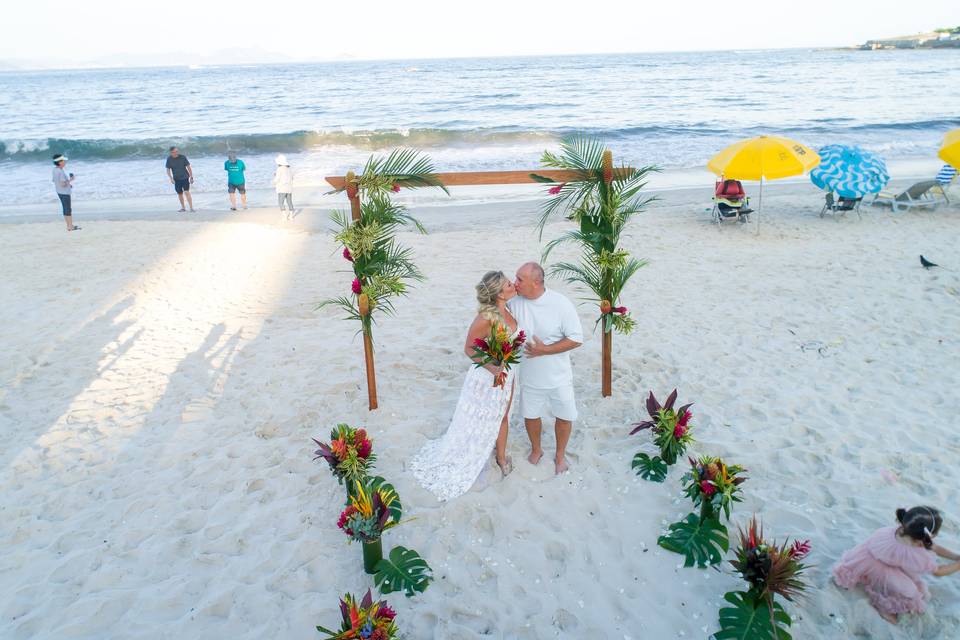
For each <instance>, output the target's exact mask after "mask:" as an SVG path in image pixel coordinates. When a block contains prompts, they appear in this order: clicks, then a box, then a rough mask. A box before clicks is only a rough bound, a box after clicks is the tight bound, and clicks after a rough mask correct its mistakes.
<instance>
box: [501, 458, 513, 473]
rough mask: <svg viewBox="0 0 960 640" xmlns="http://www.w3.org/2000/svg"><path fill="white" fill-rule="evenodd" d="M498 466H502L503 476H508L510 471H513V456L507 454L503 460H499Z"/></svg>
mask: <svg viewBox="0 0 960 640" xmlns="http://www.w3.org/2000/svg"><path fill="white" fill-rule="evenodd" d="M497 466H498V467H500V473H502V474H503V477H504V478H506V477H507V476H508V475H510V472H511V471H513V458H511V457H510V456H507V457H506V458H504V459H503V460H502V461H501V460H497Z"/></svg>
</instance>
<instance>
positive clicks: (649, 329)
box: [0, 184, 960, 640]
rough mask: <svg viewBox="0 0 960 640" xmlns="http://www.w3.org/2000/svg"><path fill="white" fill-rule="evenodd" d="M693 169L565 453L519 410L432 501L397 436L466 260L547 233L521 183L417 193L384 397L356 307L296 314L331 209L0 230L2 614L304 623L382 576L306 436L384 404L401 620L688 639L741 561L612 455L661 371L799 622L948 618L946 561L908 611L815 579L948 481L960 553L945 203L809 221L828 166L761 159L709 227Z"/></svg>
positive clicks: (21, 625)
mask: <svg viewBox="0 0 960 640" xmlns="http://www.w3.org/2000/svg"><path fill="white" fill-rule="evenodd" d="M709 195H710V189H709V187H708V188H707V189H705V190H704V189H700V190H697V191H694V190H687V191H671V192H667V193H665V194H663V200H662V201H661V202H659V203H657V204H656V206H654V207H653V208H651V209H650V210H649V212H647V213H645V214H644V215H642V216H641V217H640V218H638V219H637V221H636V223H635V224H634V226H633V227H632V228H631V232H630V234H629V237H628V239H627V241H626V244H627V248H628V249H630V250H631V251H632V252H633V253H634V254H635V255H638V256H640V257H644V258H647V259H649V260H650V264H649V266H647V267H646V268H644V269H643V270H641V272H640V273H639V274H638V276H636V277H635V278H634V279H633V281H632V282H631V284H630V286H629V287H628V289H627V292H626V295H625V296H624V300H623V303H624V304H626V305H627V306H628V307H630V308H631V310H633V311H634V312H635V314H636V318H637V320H638V322H639V328H638V331H637V332H636V333H635V334H634V335H631V336H629V337H620V336H616V337H615V338H614V349H615V350H614V354H615V363H614V381H613V388H614V396H613V397H612V398H607V399H603V398H601V397H600V392H599V382H600V380H599V378H600V375H599V365H600V345H599V334H598V333H595V332H594V333H589V334H588V336H587V340H586V343H585V344H584V345H583V347H582V348H580V349H579V350H577V351H575V352H574V354H573V366H574V371H575V375H576V376H577V380H576V391H577V393H578V400H579V404H580V412H581V420H580V421H579V422H578V423H577V424H576V425H575V427H574V432H573V437H572V440H571V444H570V456H569V458H570V462H571V466H572V469H573V470H572V472H571V473H569V474H567V475H565V476H561V477H554V476H553V469H552V465H551V464H549V461H548V460H546V459H545V460H544V462H542V463H541V464H540V465H539V466H537V467H533V466H531V465H529V464H528V463H527V462H526V461H525V460H524V458H525V455H526V452H527V440H526V435H525V433H524V431H523V427H522V424H521V421H519V420H518V419H515V420H514V421H513V423H512V425H511V427H512V431H511V439H510V442H509V447H508V449H509V453H510V454H511V455H512V456H513V459H514V461H515V464H516V470H515V471H514V473H513V474H512V475H511V476H509V477H508V478H507V479H505V480H503V481H499V480H498V479H497V478H496V477H495V475H492V474H491V478H492V481H490V482H485V483H484V486H483V487H481V488H475V489H474V490H473V491H471V492H469V493H468V494H466V495H464V496H462V497H460V498H458V499H456V500H454V501H452V502H449V503H445V504H439V503H437V502H436V500H435V499H434V498H432V496H431V495H430V494H429V493H427V492H426V491H425V490H423V489H421V488H420V487H419V486H418V485H417V484H416V482H415V481H414V480H413V478H412V477H411V475H410V474H409V473H408V472H407V470H406V469H405V462H406V461H407V460H408V459H409V458H410V457H411V456H412V455H413V454H414V453H415V452H416V451H417V450H418V449H419V448H420V447H421V446H422V445H423V443H424V442H425V441H426V440H427V439H429V438H435V437H438V436H439V435H440V434H441V433H443V431H444V430H445V429H446V426H447V421H448V419H449V417H450V415H451V413H452V410H453V407H454V404H455V403H456V400H457V394H458V393H459V389H460V384H461V382H462V376H463V375H464V373H465V371H466V369H467V366H468V363H467V361H466V359H465V358H464V356H463V354H462V352H461V345H462V340H463V335H464V332H465V329H466V326H467V323H468V322H469V321H470V319H471V318H472V314H473V312H474V308H475V303H474V300H473V293H474V290H473V286H474V284H475V282H476V281H477V280H478V279H479V277H480V275H482V273H483V272H484V271H486V270H488V269H491V268H499V269H504V270H506V271H508V272H512V271H513V270H514V269H515V268H516V266H518V265H519V264H520V263H521V262H523V261H526V260H529V259H535V258H536V257H538V255H539V253H540V247H541V245H540V243H539V242H538V239H537V235H536V231H535V228H534V223H535V220H536V217H537V216H536V207H537V204H538V203H537V202H534V201H527V202H521V203H509V202H500V203H496V204H491V205H474V206H464V207H457V206H443V207H420V208H415V209H414V213H415V214H416V215H418V216H419V217H420V218H421V220H422V221H423V222H424V223H425V224H426V226H427V227H428V229H429V230H430V231H431V233H430V234H429V235H426V236H421V235H416V234H403V235H402V241H403V242H404V243H405V244H407V245H409V246H410V247H412V248H413V249H414V251H415V253H416V259H417V263H418V264H419V265H420V267H421V268H422V270H423V272H424V273H425V274H426V276H427V278H428V279H427V281H426V282H425V283H424V284H423V285H422V286H420V287H419V288H417V289H416V290H415V291H413V292H412V294H411V295H410V296H409V298H408V299H405V300H401V301H400V302H399V303H398V305H397V307H398V312H399V313H398V315H397V316H396V317H393V318H381V319H380V320H379V323H378V325H377V326H376V329H375V336H376V344H377V366H378V373H379V375H378V385H379V392H380V407H381V408H380V409H379V410H378V411H375V412H372V413H371V412H368V411H367V405H366V400H367V398H366V388H365V386H364V384H363V360H362V349H361V345H360V342H359V340H358V339H356V338H355V333H356V331H357V326H356V325H355V324H354V323H351V322H346V321H343V320H341V319H340V318H339V316H338V315H337V313H336V311H334V310H324V311H316V310H315V309H314V307H315V305H316V303H317V302H318V301H320V300H322V299H324V298H328V297H331V296H334V295H339V294H340V293H343V292H347V291H349V285H350V277H349V276H348V275H347V274H346V273H344V272H343V271H341V270H342V269H344V268H345V266H344V264H345V263H344V262H343V259H342V258H341V257H340V255H339V252H338V251H337V247H336V245H335V243H334V241H333V239H332V237H331V235H330V234H329V233H328V232H327V231H326V228H327V225H326V223H325V222H324V220H323V215H322V214H321V213H320V212H317V211H313V210H307V211H305V212H304V213H303V214H301V216H300V217H299V218H297V219H296V220H295V221H293V222H292V223H290V224H289V225H283V224H281V223H280V221H279V216H278V214H276V213H275V211H273V210H270V211H262V210H251V211H248V212H241V213H240V214H235V215H234V216H233V217H232V218H229V219H228V220H225V219H223V218H224V217H225V216H222V215H211V214H205V215H203V216H201V217H200V218H199V219H196V220H190V221H188V220H183V219H177V218H176V217H175V216H171V215H166V214H164V215H162V216H158V217H157V218H156V219H150V220H146V221H143V220H129V221H118V220H110V221H107V220H100V221H97V220H90V221H85V220H84V219H83V216H82V213H81V209H80V208H79V205H78V213H77V216H78V218H77V222H78V223H79V224H81V225H83V227H84V229H83V231H81V232H79V233H75V234H71V235H69V236H68V235H67V234H66V233H65V232H64V231H63V224H62V222H61V221H60V220H59V219H56V218H55V217H54V216H52V215H51V217H50V221H49V222H36V223H24V224H3V225H0V247H2V251H0V271H2V273H3V274H4V278H3V279H2V281H0V593H3V594H4V597H3V598H2V602H0V638H4V639H7V638H10V639H21V638H50V639H52V638H57V639H63V638H90V639H93V638H97V639H101V638H177V639H186V638H197V639H200V638H203V639H209V638H232V639H251V640H252V639H254V638H256V639H261V638H290V639H299V638H303V639H309V638H316V637H318V635H319V634H317V633H316V631H315V630H314V625H317V624H322V625H324V626H328V627H332V626H334V625H336V624H337V622H338V619H339V611H338V607H337V599H338V597H339V595H341V594H342V593H344V592H346V591H350V592H353V593H361V592H363V591H365V590H366V588H367V587H368V586H372V581H371V579H370V578H369V577H368V576H367V575H365V574H364V573H363V571H362V564H361V561H360V555H361V551H360V548H359V547H358V546H357V545H356V544H354V545H348V544H347V539H346V537H345V536H344V535H343V534H342V532H340V531H339V530H338V529H337V527H336V520H337V516H338V514H339V511H340V505H341V501H342V497H343V491H342V489H341V488H340V487H339V486H338V485H336V483H335V481H334V480H333V478H332V477H331V475H330V473H329V471H328V469H327V468H326V465H325V464H322V463H318V462H313V461H312V452H313V450H314V449H315V447H314V446H313V443H312V442H311V440H310V438H311V437H318V438H320V439H323V440H325V439H326V438H327V436H328V434H329V430H330V427H331V426H333V425H334V424H335V423H337V422H348V423H350V424H353V425H356V426H365V427H366V428H367V429H368V430H369V431H370V433H371V435H372V437H373V439H374V451H375V452H376V453H377V455H378V458H379V459H378V461H377V465H376V472H377V473H378V474H379V475H383V476H385V477H386V478H388V479H389V480H390V481H391V482H392V483H393V484H394V485H395V486H396V488H397V490H398V492H399V494H400V496H401V498H402V500H403V503H404V507H405V516H407V517H410V518H412V519H411V520H410V521H409V522H405V523H403V524H402V525H401V526H400V527H398V528H396V529H394V530H391V531H390V532H388V533H387V534H386V536H385V538H384V547H385V549H389V548H390V547H392V546H395V545H398V544H402V545H404V546H408V547H410V548H413V549H416V550H417V551H418V552H419V553H420V554H421V555H422V556H423V557H424V558H425V559H426V560H427V561H428V562H429V563H430V564H431V565H432V567H433V569H434V574H435V578H436V579H435V581H434V582H433V583H432V584H431V585H430V587H429V588H428V589H427V591H426V592H425V593H424V594H422V595H418V596H416V597H414V598H410V599H408V598H404V597H403V596H402V595H399V594H391V595H390V596H388V597H387V600H388V601H389V602H390V604H391V606H393V607H394V608H396V609H397V612H398V618H397V622H398V624H399V626H400V628H401V629H402V630H404V631H405V633H406V637H407V638H409V639H410V640H421V639H427V638H436V639H438V640H440V639H442V640H459V639H470V638H481V637H483V638H521V639H537V638H571V639H573V638H577V639H579V638H584V639H585V638H610V639H621V638H622V639H624V640H626V639H631V640H640V639H655V640H659V639H661V638H681V637H682V638H706V637H708V636H709V635H710V634H711V633H713V632H714V631H716V629H717V610H718V608H719V607H720V605H721V602H722V595H723V593H724V592H725V591H729V590H733V589H739V588H741V585H742V583H741V581H739V580H738V579H736V578H734V577H733V576H731V575H730V571H729V566H728V565H726V563H725V564H724V566H723V570H722V572H717V571H715V570H697V569H685V568H683V567H682V558H681V557H680V556H678V555H675V554H672V553H669V552H667V551H664V550H662V549H660V548H659V547H657V546H656V539H657V536H658V535H659V534H660V532H661V530H662V529H664V528H665V527H666V525H667V524H669V523H671V522H673V521H675V520H677V519H679V518H680V517H682V516H683V515H684V514H686V513H687V512H689V511H690V510H691V508H690V505H689V501H688V500H687V499H685V498H683V497H682V495H681V483H680V476H681V475H682V472H683V468H682V466H678V467H677V468H674V469H673V470H672V471H671V474H670V476H669V478H668V480H667V482H666V483H665V484H662V485H660V484H654V483H649V482H645V481H643V480H640V479H638V478H636V477H635V476H634V475H633V474H632V472H631V469H630V460H631V458H632V457H633V455H634V453H636V452H637V451H638V450H646V451H649V452H652V445H650V444H649V436H648V435H640V436H628V435H627V434H628V432H629V430H630V424H631V423H632V422H635V421H637V420H640V419H642V418H643V417H644V415H645V411H644V409H643V399H644V396H645V395H646V394H647V392H648V391H649V390H651V389H652V390H654V391H655V392H656V393H657V395H658V396H659V395H661V394H665V393H668V392H669V391H670V390H671V389H673V388H674V387H678V388H679V393H680V400H681V401H684V402H695V403H696V404H695V405H694V407H693V409H692V410H693V412H694V416H695V417H694V425H695V436H696V437H697V439H698V442H697V444H696V445H695V446H694V452H696V453H700V454H713V455H722V456H724V457H725V458H727V459H728V461H729V462H736V463H740V464H742V465H744V466H746V467H747V468H748V469H749V477H750V480H749V481H748V482H747V483H746V484H745V485H744V495H745V501H744V503H742V504H739V505H736V507H735V511H734V522H735V523H743V522H745V521H746V520H747V519H748V518H749V516H750V514H751V513H752V512H757V513H760V514H762V516H763V520H764V525H765V528H766V530H767V532H768V534H770V535H772V536H773V537H775V538H778V539H782V538H783V537H787V536H789V537H799V538H801V539H804V538H810V539H811V541H812V544H813V553H812V555H811V557H810V561H811V562H812V563H813V564H814V565H816V566H815V567H814V568H813V569H812V570H811V572H810V574H809V578H810V582H811V584H812V587H813V588H812V589H811V590H810V592H809V595H808V596H807V597H806V598H805V599H803V600H802V601H800V602H798V603H796V604H787V610H788V611H789V612H790V613H791V614H792V615H793V616H794V619H795V622H794V627H793V634H794V638H798V639H800V638H850V637H858V638H875V639H887V638H891V639H906V638H944V639H945V638H953V637H957V636H960V580H958V579H957V577H956V576H953V577H948V578H942V579H937V578H930V579H929V583H930V587H931V592H932V600H931V605H930V608H929V610H928V612H927V613H926V614H925V615H924V616H922V617H912V618H910V617H908V618H905V619H904V621H903V622H902V623H901V624H900V625H899V626H897V627H894V626H891V625H889V624H888V623H886V622H884V621H883V620H881V618H880V617H879V616H878V615H877V614H876V613H875V612H874V611H873V610H872V609H871V607H870V605H869V603H868V602H867V599H866V597H865V596H864V595H863V594H862V593H847V592H842V591H840V590H839V589H837V588H836V587H834V586H833V585H832V584H831V582H830V580H829V567H830V565H832V564H833V562H834V561H835V560H836V559H837V558H839V556H840V554H841V553H842V552H843V551H844V550H846V549H848V548H849V547H851V546H853V545H854V544H855V543H856V542H859V541H860V540H862V539H864V538H865V537H866V536H867V535H869V533H871V532H872V531H873V530H875V529H876V528H878V527H880V526H885V525H889V524H893V517H894V516H893V514H894V510H895V509H896V508H897V507H900V506H904V507H909V506H913V505H915V504H931V505H934V506H938V507H940V508H942V509H943V511H944V514H945V524H944V528H943V533H942V535H941V540H940V541H941V543H942V544H943V545H944V546H946V547H948V548H953V549H954V550H960V511H958V510H957V509H956V495H957V489H956V488H957V486H960V465H958V463H957V453H958V451H960V447H958V446H957V442H958V435H957V433H958V432H957V427H958V421H957V416H958V415H960V394H958V393H957V380H958V378H960V364H958V363H960V252H958V250H957V247H958V242H957V238H958V234H960V207H957V206H954V207H952V208H951V207H941V208H939V209H938V210H936V211H933V212H922V211H914V212H910V213H902V214H896V215H895V214H892V213H891V212H890V211H889V210H885V209H872V208H870V207H865V208H864V212H863V220H858V219H857V217H856V215H853V214H851V215H848V216H847V217H845V218H841V219H836V220H835V219H829V218H828V219H820V218H819V217H817V213H818V211H819V209H820V205H821V203H822V196H821V194H820V192H819V191H817V190H815V189H814V188H813V187H812V186H810V185H808V184H794V185H787V186H778V185H776V184H774V185H771V186H768V187H767V189H766V190H765V196H764V218H763V219H762V224H761V233H760V235H759V236H757V235H754V233H753V229H752V227H749V228H747V227H743V226H735V225H729V224H728V225H727V226H725V227H724V229H723V230H722V231H718V230H717V228H716V226H715V225H712V224H710V223H709V220H708V216H707V214H706V213H705V212H704V209H705V208H706V207H707V206H708V204H709ZM168 200H169V202H167V204H168V205H172V204H173V196H172V195H171V196H170V197H169V198H168ZM955 200H956V199H955ZM81 204H82V203H81ZM565 227H566V223H563V222H556V223H555V224H552V225H550V226H548V228H547V232H546V234H545V238H552V237H554V236H555V235H557V234H558V233H559V232H560V231H561V230H563V229H564V228H565ZM921 253H923V254H924V255H926V256H927V257H929V258H931V259H933V260H934V261H936V262H939V263H941V264H942V265H944V266H943V267H942V268H940V269H935V270H930V271H925V270H924V269H922V268H921V267H920V265H919V260H918V256H919V254H921ZM565 256H566V257H572V256H573V254H572V253H570V252H569V250H565V251H562V252H560V253H557V254H556V259H560V258H561V257H565ZM548 285H549V286H555V287H556V288H557V289H559V290H561V291H564V292H565V293H568V294H571V295H573V296H576V295H577V294H576V292H575V291H571V290H570V289H569V288H568V287H566V286H565V285H563V284H562V283H554V282H550V283H548ZM580 313H581V320H582V322H583V324H584V328H585V329H588V328H592V327H593V323H594V317H593V309H592V308H588V307H581V311H580ZM546 434H547V436H546V438H545V442H546V446H547V453H548V455H549V454H550V453H551V452H552V446H553V436H552V433H551V430H550V429H546ZM734 530H735V527H731V533H733V532H734Z"/></svg>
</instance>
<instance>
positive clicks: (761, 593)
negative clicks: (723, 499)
mask: <svg viewBox="0 0 960 640" xmlns="http://www.w3.org/2000/svg"><path fill="white" fill-rule="evenodd" d="M809 553H810V541H809V540H807V541H804V542H800V541H799V540H796V541H794V542H793V543H792V544H791V543H789V542H784V543H783V544H781V545H778V544H776V543H768V542H766V541H765V540H764V539H763V527H762V526H760V525H759V524H758V523H757V519H756V517H754V518H752V519H751V520H750V524H749V525H748V526H747V529H746V531H744V530H741V531H740V546H739V548H738V549H736V556H737V557H736V559H735V560H731V561H730V564H731V565H733V568H734V570H735V571H736V572H737V573H738V574H740V576H741V577H742V578H743V579H744V580H746V582H747V584H748V585H749V588H748V590H747V591H730V592H728V593H726V594H724V596H723V599H724V600H726V601H727V602H728V603H729V604H731V605H732V606H730V607H724V608H723V609H720V631H718V632H717V633H716V635H715V637H716V638H717V639H718V640H728V639H732V638H758V639H760V640H767V639H770V640H774V639H776V638H790V634H789V632H788V631H787V627H789V626H790V624H791V619H790V616H789V615H788V614H787V612H786V611H784V610H783V607H782V606H781V605H780V603H779V602H776V601H775V600H774V597H775V596H778V595H779V596H782V597H783V598H785V599H787V600H790V601H793V599H794V598H795V597H797V596H798V595H800V594H801V593H803V591H804V590H805V589H806V588H807V585H806V583H805V582H804V581H803V578H802V575H803V572H804V571H805V570H806V569H807V565H805V564H803V559H804V558H806V557H807V554H809Z"/></svg>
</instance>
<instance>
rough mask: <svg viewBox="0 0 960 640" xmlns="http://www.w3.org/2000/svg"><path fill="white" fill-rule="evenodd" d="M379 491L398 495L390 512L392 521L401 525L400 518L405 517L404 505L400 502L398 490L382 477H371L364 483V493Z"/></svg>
mask: <svg viewBox="0 0 960 640" xmlns="http://www.w3.org/2000/svg"><path fill="white" fill-rule="evenodd" d="M379 489H383V490H384V491H392V492H393V493H394V495H396V498H394V500H393V502H391V503H390V508H389V510H390V519H391V520H392V521H393V522H395V523H397V524H399V523H400V518H401V517H403V504H402V503H401V502H400V496H399V494H397V490H396V489H394V488H393V485H392V484H390V483H389V482H387V481H386V480H385V479H383V478H382V477H380V476H370V477H368V478H367V479H366V480H365V481H364V491H366V492H367V494H372V493H373V492H374V491H377V490H379Z"/></svg>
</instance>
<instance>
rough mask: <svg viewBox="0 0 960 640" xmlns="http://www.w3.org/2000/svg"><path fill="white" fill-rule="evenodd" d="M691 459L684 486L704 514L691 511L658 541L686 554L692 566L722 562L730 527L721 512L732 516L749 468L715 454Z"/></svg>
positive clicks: (728, 542) (686, 561) (728, 516)
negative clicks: (729, 462)
mask: <svg viewBox="0 0 960 640" xmlns="http://www.w3.org/2000/svg"><path fill="white" fill-rule="evenodd" d="M688 460H689V461H690V471H689V472H687V473H686V474H685V475H684V476H683V481H684V482H685V486H684V488H683V490H684V493H685V494H686V495H687V497H689V498H690V499H691V500H692V501H693V505H694V506H695V507H700V514H699V516H698V515H697V514H695V513H691V514H688V515H687V517H686V518H684V519H683V520H681V521H680V522H675V523H673V524H671V525H670V527H669V529H668V531H667V533H665V534H663V535H662V536H660V537H659V538H658V539H657V544H659V545H660V546H661V547H663V548H664V549H667V550H669V551H674V552H676V553H679V554H682V555H683V556H684V557H685V564H686V566H688V567H690V566H693V565H694V564H696V565H697V566H699V567H706V566H707V565H714V564H719V563H720V562H721V561H722V560H723V553H724V552H726V551H727V549H729V548H730V539H729V535H728V533H727V527H726V526H724V524H723V523H722V522H721V520H720V518H721V516H720V514H721V513H723V514H724V515H725V516H726V518H727V520H729V519H730V508H731V506H732V504H733V503H734V502H740V500H741V498H740V496H739V494H740V485H741V484H743V482H745V481H746V479H747V478H746V476H743V475H741V474H742V473H744V471H745V469H744V468H743V467H741V466H739V465H727V464H726V463H725V462H724V461H723V460H721V459H720V458H714V457H711V456H701V457H700V458H697V459H694V458H688Z"/></svg>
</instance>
